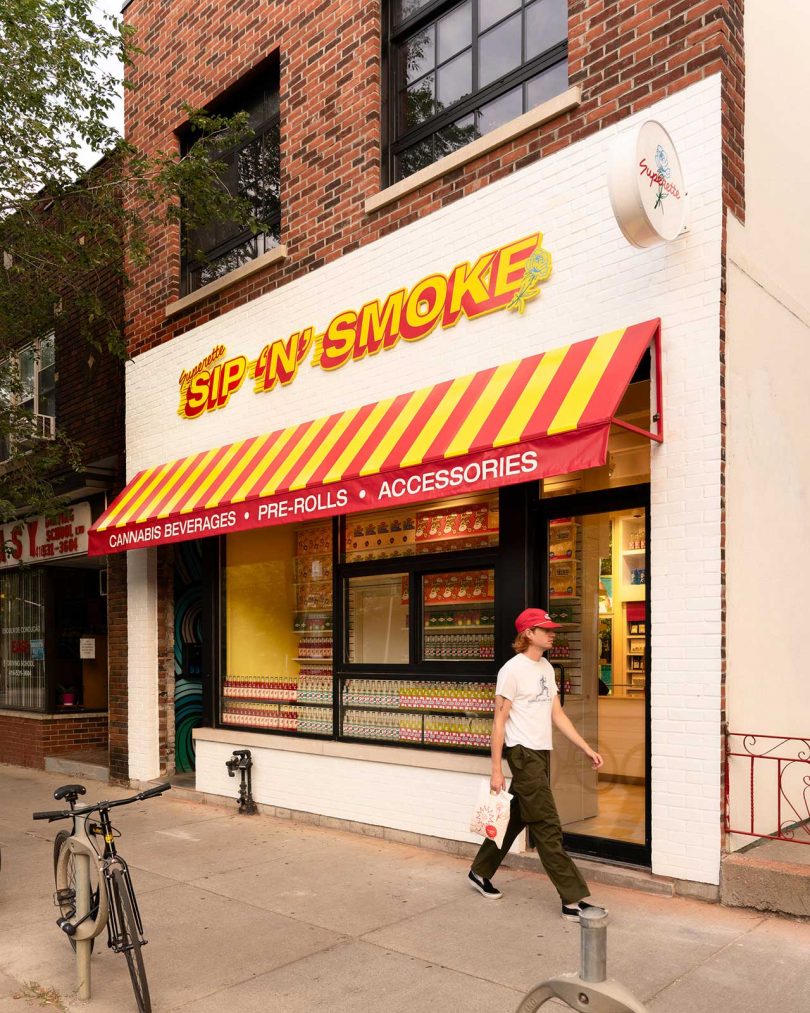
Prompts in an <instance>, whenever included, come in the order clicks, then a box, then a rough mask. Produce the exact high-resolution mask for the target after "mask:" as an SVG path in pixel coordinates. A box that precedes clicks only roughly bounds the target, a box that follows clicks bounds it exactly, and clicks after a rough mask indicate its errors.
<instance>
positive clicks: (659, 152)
mask: <svg viewBox="0 0 810 1013" xmlns="http://www.w3.org/2000/svg"><path fill="white" fill-rule="evenodd" d="M655 164H656V166H657V167H658V175H659V177H660V182H659V184H658V193H656V195H655V204H654V205H653V211H654V210H655V209H656V208H661V212H662V213H663V211H664V198H665V197H666V196H667V195H666V194H665V193H664V181H665V180H668V179H669V177H670V176H671V175H672V170H671V169H670V167H669V160H668V159H667V153H666V152H665V151H664V149H663V148H662V147H661V145H660V144H659V145H658V146H657V147H656V149H655Z"/></svg>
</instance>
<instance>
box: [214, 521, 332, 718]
mask: <svg viewBox="0 0 810 1013" xmlns="http://www.w3.org/2000/svg"><path fill="white" fill-rule="evenodd" d="M224 583H225V659H224V663H225V676H224V681H223V688H222V707H221V721H222V723H223V724H225V725H240V726H244V727H252V728H261V729H267V730H272V731H287V732H297V733H298V734H303V735H307V734H309V735H331V734H332V730H333V724H332V524H331V522H326V523H320V524H315V525H297V526H293V525H289V526H285V527H272V528H263V529H260V530H257V531H249V532H243V533H241V534H236V535H229V536H228V538H227V539H226V544H225V567H224Z"/></svg>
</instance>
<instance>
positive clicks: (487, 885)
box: [467, 869, 503, 900]
mask: <svg viewBox="0 0 810 1013" xmlns="http://www.w3.org/2000/svg"><path fill="white" fill-rule="evenodd" d="M467 879H469V881H470V882H471V883H472V885H473V886H474V887H475V889H476V890H477V891H478V892H479V893H480V894H481V896H482V897H486V899H487V900H500V899H501V897H503V894H502V893H501V891H500V890H499V889H498V888H497V887H494V886H493V885H492V883H491V882H490V881H489V880H488V879H484V877H483V876H477V875H476V874H475V873H474V872H473V871H472V869H470V871H469V873H468V874H467Z"/></svg>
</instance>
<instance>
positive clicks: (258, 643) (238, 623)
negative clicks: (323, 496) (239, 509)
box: [225, 525, 298, 676]
mask: <svg viewBox="0 0 810 1013" xmlns="http://www.w3.org/2000/svg"><path fill="white" fill-rule="evenodd" d="M296 530H297V529H296V528H295V527H293V526H291V525H283V526H279V527H272V528H260V529H258V530H256V531H245V532H240V533H239V534H236V535H228V538H227V547H226V562H225V615H226V631H227V635H226V644H227V647H226V665H227V669H226V671H227V674H228V675H229V676H234V675H240V676H251V675H256V676H258V675H287V674H289V673H293V674H295V673H297V671H298V665H297V664H296V663H295V662H294V661H293V660H292V659H293V658H294V657H295V656H296V654H297V651H298V635H297V634H296V633H295V632H294V630H293V616H294V612H295V587H294V584H293V581H294V564H293V559H294V556H295V532H296Z"/></svg>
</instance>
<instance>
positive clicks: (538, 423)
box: [521, 338, 596, 440]
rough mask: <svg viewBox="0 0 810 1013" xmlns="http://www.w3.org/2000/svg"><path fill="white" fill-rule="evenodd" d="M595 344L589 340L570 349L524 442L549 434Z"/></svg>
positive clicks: (594, 339) (544, 396) (536, 413)
mask: <svg viewBox="0 0 810 1013" xmlns="http://www.w3.org/2000/svg"><path fill="white" fill-rule="evenodd" d="M595 342H596V338H588V339H587V340H586V341H578V342H577V343H576V344H575V345H571V346H570V347H569V349H568V351H567V352H566V353H565V357H564V358H563V361H562V362H561V363H560V368H559V369H558V370H557V373H556V375H555V376H554V379H553V380H552V381H551V383H550V384H549V385H548V389H547V390H546V393H545V394H544V395H543V397H542V398H541V399H540V404H538V406H537V408H536V409H535V410H534V412H533V414H532V417H531V418H530V419H529V422H528V424H527V426H526V428H525V429H524V430H523V432H522V433H521V439H522V440H535V439H537V438H538V437H539V436H545V435H546V434H547V433H548V427H549V426H550V425H551V423H552V422H553V421H554V417H555V415H556V414H557V412H558V411H559V410H560V405H561V404H562V403H563V400H564V399H565V395H566V394H567V393H568V392H569V390H571V385H572V384H573V382H574V380H576V378H577V376H578V374H579V371H580V369H582V364H583V363H584V362H585V360H586V359H587V358H588V353H589V352H590V350H591V349H592V348H593V346H594V343H595Z"/></svg>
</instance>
